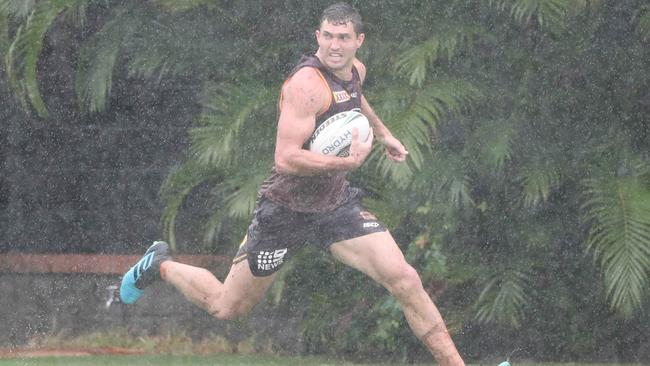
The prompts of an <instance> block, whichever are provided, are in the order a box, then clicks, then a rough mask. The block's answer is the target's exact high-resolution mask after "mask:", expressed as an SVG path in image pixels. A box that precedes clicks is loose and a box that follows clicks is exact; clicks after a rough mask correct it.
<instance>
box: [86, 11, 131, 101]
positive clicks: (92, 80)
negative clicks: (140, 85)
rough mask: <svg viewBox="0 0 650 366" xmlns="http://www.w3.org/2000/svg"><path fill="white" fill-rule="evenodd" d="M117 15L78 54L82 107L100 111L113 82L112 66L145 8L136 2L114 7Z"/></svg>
mask: <svg viewBox="0 0 650 366" xmlns="http://www.w3.org/2000/svg"><path fill="white" fill-rule="evenodd" d="M113 14H114V16H112V17H111V20H110V21H109V22H107V23H106V24H105V25H104V26H103V27H102V28H101V29H100V30H99V31H98V32H97V33H96V34H95V35H93V37H92V38H91V39H90V40H89V41H88V43H87V44H86V45H84V47H83V48H82V49H81V51H80V55H79V67H78V68H77V77H76V81H75V84H76V85H75V87H76V89H77V95H78V96H79V103H80V105H81V106H82V108H86V109H87V110H89V111H91V112H97V111H101V110H103V109H104V108H105V107H106V101H107V99H108V96H109V94H110V91H111V86H112V82H113V69H114V68H115V64H116V61H117V58H118V55H119V53H120V50H121V48H122V45H123V42H124V40H125V39H127V38H128V37H129V36H130V35H131V34H133V33H135V32H137V30H138V28H139V27H140V24H141V18H142V12H141V11H140V9H139V8H137V7H136V6H134V5H133V4H131V5H128V6H124V7H119V8H116V9H114V10H113Z"/></svg>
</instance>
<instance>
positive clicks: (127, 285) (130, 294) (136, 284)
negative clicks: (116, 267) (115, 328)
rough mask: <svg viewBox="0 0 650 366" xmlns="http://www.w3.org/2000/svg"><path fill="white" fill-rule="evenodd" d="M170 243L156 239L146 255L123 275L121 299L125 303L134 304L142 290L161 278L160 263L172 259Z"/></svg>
mask: <svg viewBox="0 0 650 366" xmlns="http://www.w3.org/2000/svg"><path fill="white" fill-rule="evenodd" d="M170 259H171V257H170V256H169V245H167V243H165V242H164V241H155V242H154V243H153V245H152V246H150V247H149V249H147V251H146V252H145V253H144V256H143V257H142V258H141V259H140V260H139V261H138V263H136V264H135V265H134V266H133V267H131V268H130V269H129V270H128V271H127V272H126V273H125V274H124V276H123V277H122V284H121V286H120V299H121V300H122V302H123V303H125V304H133V303H134V302H135V301H136V300H137V299H139V298H140V296H142V290H144V288H145V287H147V286H149V285H150V284H152V283H153V282H155V281H157V280H159V279H160V263H162V262H164V261H166V260H170Z"/></svg>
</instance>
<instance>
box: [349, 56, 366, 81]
mask: <svg viewBox="0 0 650 366" xmlns="http://www.w3.org/2000/svg"><path fill="white" fill-rule="evenodd" d="M352 64H354V67H356V68H357V71H358V72H359V78H360V79H361V82H363V81H364V80H365V79H366V65H364V64H363V62H361V61H359V59H358V58H355V59H354V60H352Z"/></svg>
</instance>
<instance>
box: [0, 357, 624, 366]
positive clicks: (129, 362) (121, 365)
mask: <svg viewBox="0 0 650 366" xmlns="http://www.w3.org/2000/svg"><path fill="white" fill-rule="evenodd" d="M190 365H191V366H362V365H363V366H370V365H371V364H354V363H346V362H342V361H333V360H326V359H321V358H297V357H293V358H288V357H276V356H236V355H218V356H161V355H157V356H83V357H35V358H15V359H0V366H190ZM372 365H377V364H372ZM384 365H388V364H384ZM390 365H391V366H407V365H406V364H390ZM431 365H433V363H432V364H431ZM634 365H635V364H625V366H634ZM408 366H414V365H408ZM484 366H486V365H484ZM514 366H623V364H613V363H611V364H604V363H603V364H584V363H562V364H560V363H557V364H553V363H545V364H543V363H537V364H536V363H525V364H524V363H522V364H519V363H516V364H515V365H514Z"/></svg>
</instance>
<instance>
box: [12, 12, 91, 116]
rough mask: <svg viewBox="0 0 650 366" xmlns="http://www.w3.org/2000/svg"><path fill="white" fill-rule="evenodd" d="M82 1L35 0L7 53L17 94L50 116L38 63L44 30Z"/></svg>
mask: <svg viewBox="0 0 650 366" xmlns="http://www.w3.org/2000/svg"><path fill="white" fill-rule="evenodd" d="M80 1H81V0H77V1H74V2H66V1H41V2H38V3H36V5H35V6H34V8H33V9H32V11H31V12H30V14H29V16H27V18H26V20H25V22H24V23H22V24H21V25H20V27H19V29H18V31H17V32H16V36H15V38H14V40H13V42H12V44H11V47H10V49H9V53H8V54H7V58H6V64H7V72H8V73H10V74H11V75H10V79H13V80H14V81H15V82H14V83H12V84H13V86H14V87H16V88H19V90H17V94H18V95H19V96H20V97H22V98H26V99H27V100H28V101H29V102H30V103H31V105H32V106H33V107H34V109H35V110H36V112H37V113H38V115H39V116H41V117H47V115H48V112H47V107H46V106H45V102H44V101H43V98H42V97H41V93H40V91H39V87H38V80H37V75H36V71H37V70H36V64H37V62H38V57H39V55H40V53H41V49H42V48H43V39H44V38H45V33H46V32H47V30H48V29H49V28H50V26H51V25H52V23H54V21H55V20H56V19H57V17H58V16H59V15H60V14H61V13H63V12H64V11H66V10H67V9H68V8H70V7H73V6H76V5H77V3H79V2H80ZM23 104H25V103H23Z"/></svg>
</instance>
